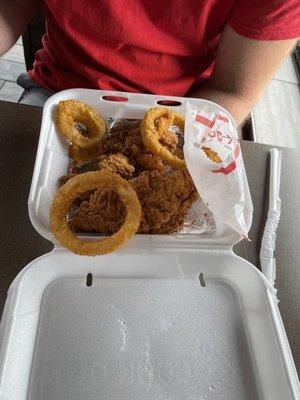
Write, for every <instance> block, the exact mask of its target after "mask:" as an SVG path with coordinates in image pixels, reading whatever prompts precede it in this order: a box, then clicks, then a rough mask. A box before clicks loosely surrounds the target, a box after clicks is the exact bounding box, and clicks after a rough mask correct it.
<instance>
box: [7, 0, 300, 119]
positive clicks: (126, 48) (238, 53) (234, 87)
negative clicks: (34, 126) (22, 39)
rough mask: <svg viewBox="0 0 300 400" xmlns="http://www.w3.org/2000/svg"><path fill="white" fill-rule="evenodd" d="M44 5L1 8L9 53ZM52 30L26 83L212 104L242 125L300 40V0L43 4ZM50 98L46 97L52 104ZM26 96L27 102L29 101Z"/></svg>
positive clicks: (27, 2)
mask: <svg viewBox="0 0 300 400" xmlns="http://www.w3.org/2000/svg"><path fill="white" fill-rule="evenodd" d="M36 3H37V0H2V1H1V3H0V54H3V53H5V52H6V51H7V50H8V49H9V48H10V47H11V46H12V45H13V44H14V43H15V41H16V40H17V38H18V37H19V35H20V34H21V33H22V31H23V30H24V29H25V27H26V25H27V23H28V21H29V19H30V17H31V15H32V13H33V11H34V7H35V5H36ZM42 5H43V9H44V14H45V18H46V23H47V24H46V25H47V31H46V34H45V36H44V37H43V48H42V49H41V50H39V51H38V52H37V54H36V60H35V63H34V66H33V69H32V70H31V71H29V76H28V77H27V79H28V80H29V81H30V82H31V84H30V85H29V87H27V89H28V95H29V96H30V91H31V90H32V89H37V88H38V89H41V90H42V91H44V93H46V94H48V95H50V94H51V93H53V92H56V91H59V90H63V89H68V88H96V89H102V90H118V91H125V92H140V93H154V94H163V95H172V96H190V97H200V98H206V99H209V100H213V101H215V102H217V103H219V104H220V105H222V106H223V107H225V108H227V110H228V111H229V112H230V113H231V114H232V115H233V116H234V118H235V120H236V122H237V124H240V123H241V122H242V121H243V120H244V119H245V118H246V117H247V115H248V114H249V112H250V110H251V108H252V107H253V105H254V104H255V102H256V101H257V100H258V98H259V97H260V95H261V94H262V92H263V89H264V88H265V86H266V85H267V84H268V82H269V80H270V79H271V77H272V76H273V74H274V73H275V72H276V70H277V69H278V67H279V66H280V64H281V63H282V61H283V60H284V58H285V57H286V56H287V55H288V54H289V53H290V51H291V50H292V49H293V46H294V45H295V39H296V38H297V37H299V36H300V1H299V0H285V1H282V0H264V1H261V0H188V1H183V0H170V1H168V2H163V1H161V0H151V1H149V0H127V1H122V0H87V1H84V2H83V1H81V0H64V1H59V0H43V1H42ZM46 97H47V96H46ZM25 98H26V96H25Z"/></svg>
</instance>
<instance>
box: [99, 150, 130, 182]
mask: <svg viewBox="0 0 300 400" xmlns="http://www.w3.org/2000/svg"><path fill="white" fill-rule="evenodd" d="M99 169H106V170H107V171H109V172H114V173H116V174H119V175H121V176H122V178H124V179H130V178H132V176H133V174H134V171H135V168H134V166H133V165H131V164H130V163H129V161H128V158H127V157H126V156H124V155H123V154H120V153H117V154H111V155H109V156H105V155H104V156H101V157H100V161H99Z"/></svg>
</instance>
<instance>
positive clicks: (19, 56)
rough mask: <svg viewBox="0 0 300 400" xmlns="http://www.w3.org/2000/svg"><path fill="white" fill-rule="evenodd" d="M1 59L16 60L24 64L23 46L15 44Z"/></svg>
mask: <svg viewBox="0 0 300 400" xmlns="http://www.w3.org/2000/svg"><path fill="white" fill-rule="evenodd" d="M0 59H1V60H7V61H15V62H18V63H22V64H24V63H25V59H24V51H23V46H19V45H18V44H15V45H14V46H13V47H12V48H11V49H10V50H8V52H7V53H5V54H4V55H3V56H2V57H1V58H0Z"/></svg>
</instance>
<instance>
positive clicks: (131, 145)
mask: <svg viewBox="0 0 300 400" xmlns="http://www.w3.org/2000/svg"><path fill="white" fill-rule="evenodd" d="M124 126H125V129H122V128H123V127H122V126H121V127H118V126H117V127H116V128H115V131H114V133H113V134H111V135H110V136H109V137H107V138H106V140H105V141H104V143H103V144H102V145H101V150H100V153H101V154H116V153H121V154H124V155H125V156H126V157H127V158H128V159H129V162H130V163H131V164H133V165H135V166H136V167H137V168H136V169H137V170H140V171H143V170H147V171H148V170H158V171H163V170H164V169H165V165H164V163H163V161H162V159H161V158H160V157H159V156H157V155H154V154H151V153H149V151H148V150H147V149H146V148H145V146H144V143H143V140H142V137H141V133H140V122H136V121H135V122H134V123H132V124H131V125H128V124H127V125H126V124H125V125H124ZM128 126H131V127H130V128H129V129H126V127H128ZM160 126H164V129H163V128H161V130H160V139H159V141H160V143H161V144H162V145H164V146H166V147H167V148H168V150H169V151H171V152H174V151H175V150H176V146H177V144H178V138H177V135H176V134H175V133H174V132H171V131H169V130H167V127H168V126H169V125H167V122H165V123H164V124H163V125H160Z"/></svg>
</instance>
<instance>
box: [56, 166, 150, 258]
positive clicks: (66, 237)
mask: <svg viewBox="0 0 300 400" xmlns="http://www.w3.org/2000/svg"><path fill="white" fill-rule="evenodd" d="M100 188H108V189H111V190H113V191H114V192H115V193H117V194H118V196H119V197H120V199H121V201H122V202H123V204H124V206H125V209H126V217H125V222H124V224H123V225H122V226H121V228H120V229H119V231H118V232H116V233H114V234H113V235H111V236H109V237H107V238H105V239H103V240H102V241H92V240H81V239H79V238H78V237H77V236H76V235H75V234H74V233H73V232H72V230H71V229H70V227H69V224H68V221H67V213H68V211H69V209H70V207H71V206H72V204H73V202H74V200H75V199H76V198H77V197H79V196H80V195H82V194H83V193H85V192H87V191H90V190H97V189H100ZM141 214H142V211H141V205H140V202H139V200H138V197H137V195H136V192H135V190H134V189H133V188H132V186H131V185H130V183H128V182H127V181H126V180H125V179H123V178H121V177H120V176H119V175H117V174H114V173H110V172H107V171H92V172H86V173H84V174H80V175H77V176H75V177H73V178H72V179H70V180H69V181H68V182H66V183H65V184H64V185H63V186H62V187H61V188H60V189H59V190H58V192H57V193H56V195H55V197H54V199H53V202H52V205H51V209H50V225H51V231H52V233H53V235H54V236H55V238H56V239H57V240H58V241H59V242H60V243H61V244H62V245H63V246H64V247H66V248H68V249H69V250H71V251H72V252H73V253H75V254H79V255H89V256H96V255H103V254H107V253H110V252H112V251H114V250H116V249H117V248H119V247H120V246H121V245H123V244H124V243H125V242H127V241H128V240H129V239H131V238H132V236H133V235H134V234H135V232H136V231H137V230H138V228H139V225H140V221H141Z"/></svg>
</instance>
